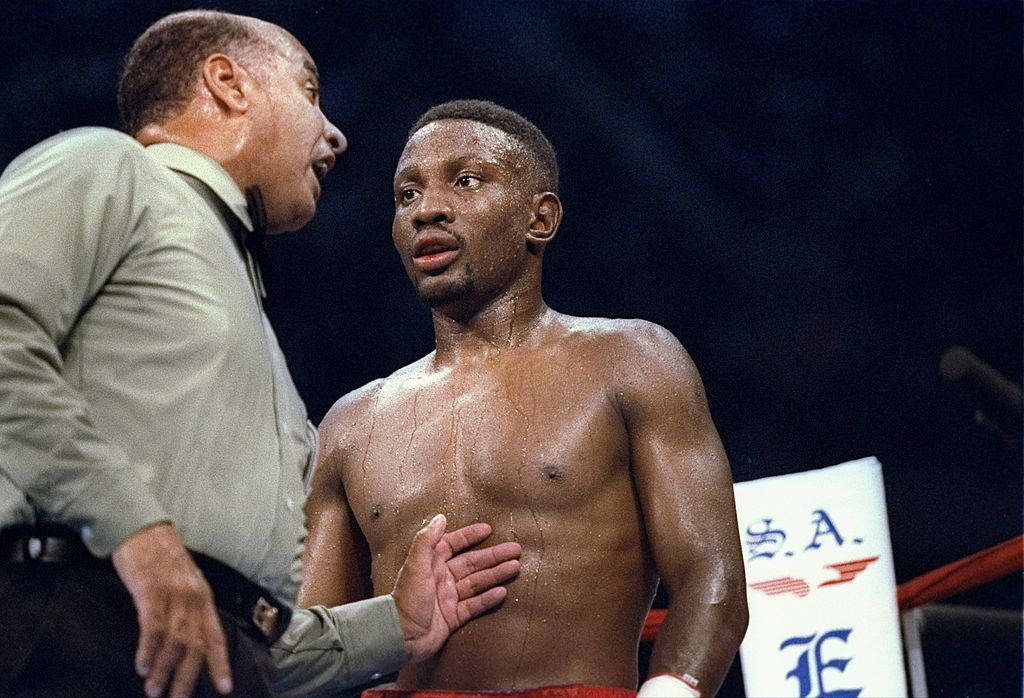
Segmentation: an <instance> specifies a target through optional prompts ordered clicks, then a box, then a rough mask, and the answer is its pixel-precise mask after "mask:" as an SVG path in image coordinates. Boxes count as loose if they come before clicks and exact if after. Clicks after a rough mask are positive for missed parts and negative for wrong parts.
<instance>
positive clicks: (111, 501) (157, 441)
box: [0, 128, 403, 695]
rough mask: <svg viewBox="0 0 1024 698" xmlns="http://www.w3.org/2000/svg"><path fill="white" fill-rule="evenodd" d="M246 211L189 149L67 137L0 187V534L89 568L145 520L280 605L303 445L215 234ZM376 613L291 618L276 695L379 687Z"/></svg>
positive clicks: (244, 281) (387, 613)
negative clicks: (30, 528)
mask: <svg viewBox="0 0 1024 698" xmlns="http://www.w3.org/2000/svg"><path fill="white" fill-rule="evenodd" d="M233 226H235V227H236V228H237V226H242V227H244V228H245V229H246V230H251V229H252V223H251V221H250V219H249V216H248V213H247V210H246V205H245V197H244V196H243V194H242V192H241V191H240V190H239V188H238V186H237V185H236V184H235V182H234V181H233V180H232V179H231V177H230V176H229V175H228V173H227V172H226V171H225V170H224V169H223V168H222V167H221V166H220V165H219V164H218V163H216V162H215V161H213V160H211V159H209V158H207V157H206V156H204V155H202V154H200V153H198V152H195V151H193V150H190V149H188V148H185V147H182V146H179V145H174V144H158V145H153V146H150V147H148V148H143V147H142V146H141V145H140V144H139V143H138V142H136V141H135V140H133V139H132V138H130V137H128V136H126V135H124V134H121V133H119V132H116V131H112V130H108V129H100V128H84V129H75V130H73V131H68V132H65V133H63V134H60V135H58V136H55V137H54V138H51V139H49V140H47V141H44V142H43V143H40V144H39V145H37V146H35V147H34V148H32V149H30V150H28V151H26V152H25V153H23V154H22V155H21V156H19V157H18V158H16V159H15V160H14V161H13V162H12V163H11V164H10V166H9V167H8V168H7V169H6V170H5V171H4V173H3V175H2V176H0V527H3V526H7V525H11V524H14V523H30V522H33V521H35V520H37V519H45V520H49V521H56V522H60V523H64V524H66V525H68V526H70V527H72V528H74V529H75V530H77V531H79V532H80V534H81V536H82V539H83V541H84V542H85V544H86V545H87V546H88V547H89V549H90V550H91V551H92V552H93V553H94V554H95V555H97V556H100V557H105V556H108V555H109V554H110V552H111V551H112V550H113V549H114V547H116V546H117V544H118V543H120V542H121V541H122V540H123V539H124V538H125V537H127V536H128V535H130V534H131V533H134V532H135V531H138V530H139V529H140V528H143V527H144V526H147V525H149V524H152V523H155V522H159V521H169V522H171V523H172V524H173V525H174V527H175V528H176V530H177V531H178V533H179V534H180V535H181V537H182V539H183V540H184V542H185V544H186V545H187V546H188V547H189V548H192V549H194V550H199V551H202V552H204V553H206V554H208V555H211V556H213V557H215V558H217V559H219V560H221V561H222V562H224V563H226V564H228V565H230V566H232V567H234V568H235V569H237V570H238V571H240V572H241V573H242V574H244V575H245V576H247V577H249V578H250V579H252V580H253V581H256V582H258V583H260V584H262V585H263V586H265V587H267V588H268V589H269V590H271V591H272V592H274V593H275V594H277V595H278V596H279V597H280V598H281V599H282V600H284V601H285V602H287V603H294V601H295V596H296V593H297V591H298V586H299V584H300V582H301V576H300V575H301V569H300V564H301V554H302V545H303V542H304V540H305V536H306V528H305V520H304V515H303V504H304V499H305V496H304V488H303V476H304V473H305V471H306V470H307V468H308V467H309V465H310V462H311V459H312V458H313V457H314V453H315V449H316V444H315V435H316V430H315V429H314V428H313V427H312V425H311V424H310V423H309V422H308V420H307V417H306V411H305V407H304V406H303V404H302V401H301V399H300V397H299V395H298V392H297V391H296V389H295V385H294V383H293V382H292V380H291V376H290V375H289V373H288V369H287V366H286V363H285V359H284V356H283V355H282V353H281V350H280V348H279V346H278V343H277V339H276V337H275V336H274V332H273V330H272V328H271V326H270V323H269V321H268V320H267V317H266V315H265V313H264V312H263V308H262V302H261V295H262V285H261V283H260V280H259V274H258V269H257V268H256V265H255V263H254V262H253V260H252V258H251V257H250V256H249V254H248V252H247V251H246V250H245V249H244V247H242V246H241V245H240V244H239V242H238V240H237V239H236V236H235V235H234V234H233V233H232V227H233ZM402 653H403V650H402V647H401V633H400V629H399V628H398V623H397V613H396V611H395V608H394V603H393V601H392V600H391V599H390V597H380V598H378V599H371V600H369V601H365V602H360V604H355V605H351V606H345V607H338V608H334V609H325V608H317V609H312V610H310V611H300V612H298V613H296V615H295V618H294V620H293V623H292V625H291V626H289V629H288V631H287V632H286V633H285V636H284V637H283V638H282V639H281V641H279V643H278V644H277V645H276V646H275V648H274V655H275V660H276V661H277V663H278V665H279V669H280V671H279V685H278V686H277V687H278V688H280V689H281V690H282V691H283V692H285V693H287V692H288V691H292V692H294V694H295V695H316V694H318V692H319V691H321V690H322V691H324V692H325V693H330V692H331V691H332V690H336V689H338V688H340V687H341V686H342V685H352V684H356V683H362V682H365V681H368V680H371V679H373V678H375V677H374V674H379V673H381V672H389V671H392V670H394V669H396V668H397V666H398V665H399V664H400V662H401V660H402Z"/></svg>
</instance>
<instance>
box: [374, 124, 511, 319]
mask: <svg viewBox="0 0 1024 698" xmlns="http://www.w3.org/2000/svg"><path fill="white" fill-rule="evenodd" d="M524 159H525V156H524V154H523V152H522V146H521V145H520V144H519V143H518V142H517V141H516V140H515V138H513V137H512V136H510V135H508V134H507V133H505V132H504V131H501V130H499V129H496V128H493V127H491V126H487V125H486V124H482V123H479V122H477V121H471V120H468V119H442V120H439V121H434V122H431V123H429V124H427V125H426V126H424V127H423V128H421V129H420V130H419V131H417V132H416V133H415V134H413V136H412V138H410V139H409V142H408V143H406V146H405V150H404V151H403V152H402V156H401V158H400V159H399V161H398V168H397V171H396V173H395V179H394V196H395V218H394V222H393V224H392V231H391V234H392V239H393V240H394V243H395V248H396V249H397V250H398V253H399V255H401V257H402V263H403V264H404V265H405V270H406V273H407V274H408V275H409V278H410V279H411V280H412V282H413V285H414V286H415V287H416V292H417V294H418V295H419V297H420V300H421V301H423V302H424V303H427V304H428V305H431V306H443V305H445V304H448V303H451V302H453V301H456V300H459V299H461V298H464V297H467V296H469V295H471V294H476V295H478V296H480V298H482V299H490V298H493V297H495V296H497V295H498V294H500V293H501V292H503V291H505V290H506V289H508V288H509V287H510V286H512V285H513V284H514V283H515V281H516V280H517V278H518V277H519V276H520V274H521V272H522V270H523V268H524V265H525V264H526V260H527V247H526V237H525V233H526V231H527V229H528V226H529V220H530V207H529V203H530V194H529V192H528V187H527V182H528V181H529V178H528V176H527V174H526V168H525V167H524Z"/></svg>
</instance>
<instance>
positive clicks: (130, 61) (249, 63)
mask: <svg viewBox="0 0 1024 698" xmlns="http://www.w3.org/2000/svg"><path fill="white" fill-rule="evenodd" d="M288 45H298V41H296V39H295V38H294V37H293V36H292V35H291V34H289V33H288V32H286V31H285V30H283V29H281V28H280V27H278V26H276V25H274V24H270V23H269V22H264V21H263V20H260V19H256V18H254V17H244V16H241V15H233V14H228V13H226V12H216V11H211V10H190V11H187V12H176V13H174V14H172V15H168V16H167V17H164V18H163V19H160V20H158V21H157V22H155V23H154V24H152V25H151V26H150V27H149V28H148V29H146V31H144V32H143V33H142V35H141V36H140V37H139V38H138V39H136V40H135V43H134V44H132V47H131V49H130V50H129V51H128V55H126V56H125V59H124V69H123V71H122V72H121V79H120V81H119V82H118V86H117V107H118V111H119V112H120V115H121V121H122V123H123V125H124V129H125V131H126V132H127V133H129V134H131V135H135V134H137V133H138V132H139V131H140V130H141V129H142V128H143V127H144V126H146V125H147V124H160V123H164V122H165V121H167V120H168V119H170V118H172V117H174V116H176V115H177V114H178V113H180V112H181V110H182V109H184V107H185V106H186V105H187V104H188V103H189V102H190V101H191V99H192V97H193V96H194V95H195V90H196V86H197V85H198V84H199V76H200V72H201V70H202V66H203V61H204V60H205V59H206V58H207V56H210V55H212V54H215V53H223V54H225V55H228V56H230V57H232V58H234V59H235V60H236V61H238V62H240V63H242V64H243V65H245V66H246V67H248V68H250V69H253V70H259V68H260V67H261V66H262V65H264V64H265V63H266V61H267V59H268V57H269V56H270V55H274V54H277V53H280V52H281V51H282V50H283V49H284V48H285V47H287V46H288Z"/></svg>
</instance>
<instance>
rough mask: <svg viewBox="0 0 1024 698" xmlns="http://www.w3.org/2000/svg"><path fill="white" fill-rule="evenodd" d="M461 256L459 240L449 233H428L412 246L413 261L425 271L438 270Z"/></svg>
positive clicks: (418, 267)
mask: <svg viewBox="0 0 1024 698" xmlns="http://www.w3.org/2000/svg"><path fill="white" fill-rule="evenodd" d="M458 256H459V243H458V241H457V240H456V239H455V238H454V237H453V236H451V235H450V234H447V233H444V234H442V233H427V234H426V235H424V236H423V237H421V238H420V239H418V240H417V241H416V242H415V244H414V245H413V248H412V262H413V264H414V265H415V266H416V268H417V269H419V270H420V271H423V272H437V271H440V270H442V269H444V268H445V267H447V266H448V265H449V264H451V263H452V262H453V261H454V260H455V258H456V257H458Z"/></svg>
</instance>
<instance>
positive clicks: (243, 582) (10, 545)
mask: <svg viewBox="0 0 1024 698" xmlns="http://www.w3.org/2000/svg"><path fill="white" fill-rule="evenodd" d="M189 553H190V554H191V555H192V559H193V560H195V563H196V567H198V568H199V569H200V570H201V571H202V573H203V576H204V577H206V581H207V583H208V584H209V585H210V589H212V590H213V598H214V602H215V603H216V605H217V608H219V609H220V610H221V611H222V612H224V613H226V614H227V615H228V616H230V617H231V618H233V619H234V620H235V622H236V623H238V625H239V626H240V627H241V629H242V630H244V631H246V632H247V633H248V634H249V635H250V636H252V637H253V638H254V639H255V640H257V641H258V642H261V643H264V644H267V645H270V644H271V643H273V642H274V641H276V640H277V639H278V638H279V637H281V635H282V634H283V633H284V631H285V630H286V629H287V628H288V623H290V622H291V617H292V610H291V608H289V607H288V606H286V605H285V604H283V603H281V602H280V601H278V600H277V598H276V597H275V596H274V595H273V594H271V593H270V592H269V591H267V590H266V589H264V588H263V587H261V586H260V585H259V584H256V583H255V582H252V581H250V580H249V579H247V578H246V577H245V576H244V575H243V574H241V573H240V572H238V571H237V570H235V569H234V568H232V567H229V566H228V565H225V564H224V563H223V562H220V561H219V560H216V559H214V558H212V557H210V556H209V555H204V554H203V553H200V552H196V551H194V550H190V551H189ZM0 563H22V564H82V563H97V564H110V561H109V560H101V559H100V558H97V557H94V556H93V555H92V553H90V552H89V550H88V548H86V547H85V544H84V543H82V540H81V539H80V538H79V537H78V536H77V535H76V534H75V533H74V531H72V530H71V529H69V528H66V527H64V526H54V525H51V524H40V525H37V526H12V527H10V528H7V529H4V530H3V531H0Z"/></svg>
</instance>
